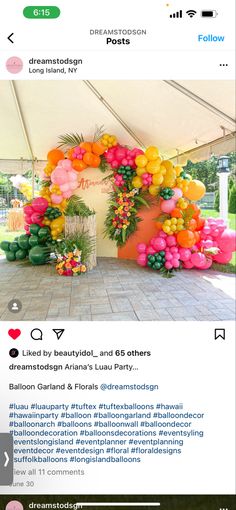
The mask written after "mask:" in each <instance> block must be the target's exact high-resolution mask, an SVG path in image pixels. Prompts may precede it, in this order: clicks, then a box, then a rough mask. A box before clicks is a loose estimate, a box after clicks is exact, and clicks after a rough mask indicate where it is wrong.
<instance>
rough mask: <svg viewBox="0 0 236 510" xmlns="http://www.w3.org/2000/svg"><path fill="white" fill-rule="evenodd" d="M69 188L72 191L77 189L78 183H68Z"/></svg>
mask: <svg viewBox="0 0 236 510" xmlns="http://www.w3.org/2000/svg"><path fill="white" fill-rule="evenodd" d="M69 186H70V189H72V190H74V189H77V188H78V182H77V181H76V182H74V181H73V182H70V183H69Z"/></svg>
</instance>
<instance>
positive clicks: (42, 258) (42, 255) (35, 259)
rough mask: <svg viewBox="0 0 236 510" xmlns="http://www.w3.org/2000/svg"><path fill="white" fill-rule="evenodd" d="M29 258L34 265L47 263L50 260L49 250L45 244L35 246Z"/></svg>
mask: <svg viewBox="0 0 236 510" xmlns="http://www.w3.org/2000/svg"><path fill="white" fill-rule="evenodd" d="M29 260H30V262H31V263H32V264H33V265H34V266H39V265H42V264H46V263H47V262H48V260H49V250H48V249H47V248H45V247H44V246H34V247H33V248H31V250H30V252H29Z"/></svg>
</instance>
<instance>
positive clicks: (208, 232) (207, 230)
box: [202, 220, 211, 234]
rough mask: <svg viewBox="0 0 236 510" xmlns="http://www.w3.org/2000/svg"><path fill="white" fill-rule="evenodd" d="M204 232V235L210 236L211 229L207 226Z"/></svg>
mask: <svg viewBox="0 0 236 510" xmlns="http://www.w3.org/2000/svg"><path fill="white" fill-rule="evenodd" d="M208 221H209V220H208ZM202 232H203V234H210V233H211V228H210V227H209V226H208V225H205V227H203V229H202Z"/></svg>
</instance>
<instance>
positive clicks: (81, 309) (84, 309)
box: [70, 305, 91, 316]
mask: <svg viewBox="0 0 236 510" xmlns="http://www.w3.org/2000/svg"><path fill="white" fill-rule="evenodd" d="M84 314H91V306H90V305H74V306H71V307H70V315H71V316H75V315H76V316H77V315H84Z"/></svg>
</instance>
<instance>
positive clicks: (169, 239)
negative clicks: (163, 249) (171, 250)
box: [166, 236, 177, 246]
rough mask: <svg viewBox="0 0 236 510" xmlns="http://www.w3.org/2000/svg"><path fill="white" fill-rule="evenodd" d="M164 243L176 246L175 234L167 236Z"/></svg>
mask: <svg viewBox="0 0 236 510" xmlns="http://www.w3.org/2000/svg"><path fill="white" fill-rule="evenodd" d="M166 244H167V246H176V244H177V241H176V238H175V236H168V237H167V239H166Z"/></svg>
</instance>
